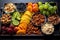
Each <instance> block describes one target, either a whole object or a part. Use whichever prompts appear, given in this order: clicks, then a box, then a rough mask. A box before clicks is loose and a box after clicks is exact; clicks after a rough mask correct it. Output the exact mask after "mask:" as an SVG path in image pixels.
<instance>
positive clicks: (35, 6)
mask: <svg viewBox="0 0 60 40" xmlns="http://www.w3.org/2000/svg"><path fill="white" fill-rule="evenodd" d="M32 6H33V8H32V10H33V12H37V11H38V5H37V4H36V3H34V4H33V5H32Z"/></svg>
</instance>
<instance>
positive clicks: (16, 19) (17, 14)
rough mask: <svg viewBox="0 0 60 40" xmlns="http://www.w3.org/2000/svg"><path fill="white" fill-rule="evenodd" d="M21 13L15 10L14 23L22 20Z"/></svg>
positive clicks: (16, 23)
mask: <svg viewBox="0 0 60 40" xmlns="http://www.w3.org/2000/svg"><path fill="white" fill-rule="evenodd" d="M20 18H21V15H20V13H19V12H14V13H13V15H12V24H13V25H18V24H19V21H20Z"/></svg>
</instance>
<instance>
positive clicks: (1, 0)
mask: <svg viewBox="0 0 60 40" xmlns="http://www.w3.org/2000/svg"><path fill="white" fill-rule="evenodd" d="M39 1H41V2H43V3H44V2H56V3H57V6H58V15H60V12H59V11H60V0H0V9H1V8H2V7H3V5H4V3H8V2H13V3H21V2H23V3H28V2H39ZM0 15H1V12H0ZM56 29H57V30H56V31H55V33H54V36H59V35H60V26H59V27H58V26H57V27H56Z"/></svg>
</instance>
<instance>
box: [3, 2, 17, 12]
mask: <svg viewBox="0 0 60 40" xmlns="http://www.w3.org/2000/svg"><path fill="white" fill-rule="evenodd" d="M7 4H11V5H13V6H14V9H13V10H12V11H10V12H8V11H7V10H5V6H6V5H7ZM3 10H4V12H5V13H13V12H14V11H15V10H16V6H15V4H14V3H5V4H4V8H3Z"/></svg>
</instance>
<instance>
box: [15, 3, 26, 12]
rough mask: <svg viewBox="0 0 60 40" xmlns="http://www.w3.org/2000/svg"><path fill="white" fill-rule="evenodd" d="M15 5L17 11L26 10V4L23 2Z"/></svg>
mask: <svg viewBox="0 0 60 40" xmlns="http://www.w3.org/2000/svg"><path fill="white" fill-rule="evenodd" d="M16 6H17V10H18V11H19V12H24V11H25V10H26V4H25V3H18V4H16Z"/></svg>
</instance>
